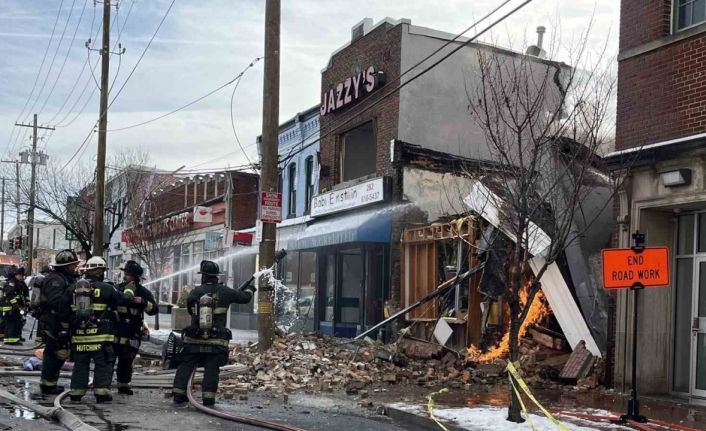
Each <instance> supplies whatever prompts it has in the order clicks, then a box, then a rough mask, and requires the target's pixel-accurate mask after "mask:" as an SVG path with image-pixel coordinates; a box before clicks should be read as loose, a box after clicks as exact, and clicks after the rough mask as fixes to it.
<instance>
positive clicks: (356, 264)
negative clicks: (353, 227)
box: [339, 250, 365, 323]
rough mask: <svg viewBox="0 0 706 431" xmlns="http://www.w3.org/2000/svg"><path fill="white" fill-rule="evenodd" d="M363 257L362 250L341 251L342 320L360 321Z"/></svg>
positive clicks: (349, 321) (347, 321)
mask: <svg viewBox="0 0 706 431" xmlns="http://www.w3.org/2000/svg"><path fill="white" fill-rule="evenodd" d="M364 274H365V271H364V268H363V258H362V256H361V252H360V250H346V251H344V252H341V295H340V297H339V302H340V307H339V310H340V322H341V323H359V322H360V299H361V296H362V293H363V292H362V290H363V289H362V288H363V277H364Z"/></svg>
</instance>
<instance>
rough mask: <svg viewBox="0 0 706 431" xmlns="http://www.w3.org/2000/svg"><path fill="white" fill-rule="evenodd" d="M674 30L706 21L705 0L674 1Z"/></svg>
mask: <svg viewBox="0 0 706 431" xmlns="http://www.w3.org/2000/svg"><path fill="white" fill-rule="evenodd" d="M674 16H675V18H676V23H675V24H676V29H677V30H681V29H684V28H687V27H691V26H692V25H696V24H699V23H701V22H704V21H706V0H674Z"/></svg>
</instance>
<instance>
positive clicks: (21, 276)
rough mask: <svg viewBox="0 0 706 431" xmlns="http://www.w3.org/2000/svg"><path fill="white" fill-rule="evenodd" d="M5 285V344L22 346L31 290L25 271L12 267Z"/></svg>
mask: <svg viewBox="0 0 706 431" xmlns="http://www.w3.org/2000/svg"><path fill="white" fill-rule="evenodd" d="M7 275H8V280H7V284H6V285H5V298H4V304H5V308H3V310H4V312H5V316H4V320H5V338H4V343H5V344H9V345H18V344H22V342H23V341H24V338H22V327H23V326H24V324H25V317H24V313H25V311H26V310H27V307H28V306H29V290H28V289H27V285H26V284H25V269H24V268H18V267H16V266H14V267H12V268H11V269H10V270H9V271H8V273H7Z"/></svg>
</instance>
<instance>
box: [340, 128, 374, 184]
mask: <svg viewBox="0 0 706 431" xmlns="http://www.w3.org/2000/svg"><path fill="white" fill-rule="evenodd" d="M341 138H342V139H341V142H342V145H341V181H350V180H354V179H356V178H361V177H365V176H367V175H370V174H374V173H375V172H376V167H377V166H376V159H377V158H376V145H375V133H374V131H373V123H372V121H371V122H368V123H365V124H363V125H361V126H358V127H356V128H355V129H353V130H350V131H348V132H346V133H344V134H343V135H342V136H341Z"/></svg>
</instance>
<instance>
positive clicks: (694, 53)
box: [616, 0, 706, 150]
mask: <svg viewBox="0 0 706 431" xmlns="http://www.w3.org/2000/svg"><path fill="white" fill-rule="evenodd" d="M621 9H622V12H621V27H620V46H621V53H622V54H623V55H624V54H625V53H626V50H627V49H631V48H639V47H641V46H643V44H644V43H647V42H655V41H661V42H664V43H665V44H664V45H663V46H661V47H658V48H656V49H654V50H651V51H648V52H645V53H643V54H639V55H635V56H631V57H628V58H624V59H623V60H621V61H620V62H619V68H618V107H617V114H618V117H617V136H616V149H619V150H620V149H625V148H632V147H638V146H642V145H647V144H652V143H655V142H660V141H665V140H669V139H675V138H681V137H685V136H691V135H694V134H698V133H703V132H706V80H704V77H706V61H704V60H706V33H699V34H696V35H694V36H692V37H690V38H687V39H684V40H680V41H671V43H668V42H670V39H674V38H675V37H674V36H672V35H670V31H671V25H670V22H671V16H672V10H671V1H668V0H623V1H622V8H621Z"/></svg>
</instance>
